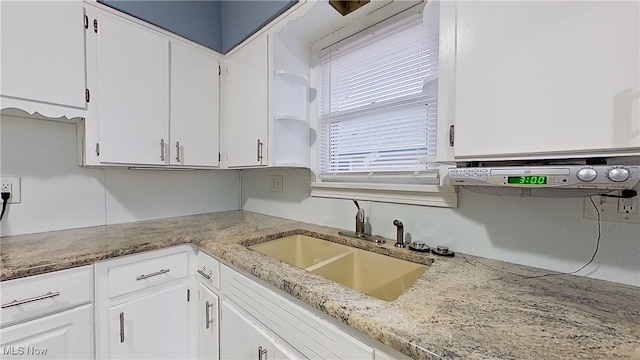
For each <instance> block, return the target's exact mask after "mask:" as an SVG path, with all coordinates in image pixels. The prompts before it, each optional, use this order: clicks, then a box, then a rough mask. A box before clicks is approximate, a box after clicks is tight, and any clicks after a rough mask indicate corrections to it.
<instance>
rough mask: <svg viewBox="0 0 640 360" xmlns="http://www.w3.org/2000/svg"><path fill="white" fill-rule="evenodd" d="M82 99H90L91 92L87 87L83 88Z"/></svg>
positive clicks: (87, 100)
mask: <svg viewBox="0 0 640 360" xmlns="http://www.w3.org/2000/svg"><path fill="white" fill-rule="evenodd" d="M84 99H85V101H86V102H89V101H91V93H90V92H89V89H84Z"/></svg>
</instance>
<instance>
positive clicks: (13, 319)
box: [0, 266, 93, 327]
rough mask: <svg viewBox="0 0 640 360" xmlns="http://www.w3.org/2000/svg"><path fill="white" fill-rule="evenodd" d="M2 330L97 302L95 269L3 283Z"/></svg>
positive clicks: (56, 273)
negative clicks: (94, 291) (95, 300)
mask: <svg viewBox="0 0 640 360" xmlns="http://www.w3.org/2000/svg"><path fill="white" fill-rule="evenodd" d="M0 290H2V291H1V293H2V294H1V298H2V312H1V316H2V327H5V326H8V325H11V324H15V323H18V322H21V321H24V320H28V319H32V318H35V317H38V316H42V315H46V314H48V313H52V312H56V311H60V310H64V309H67V308H71V307H74V306H77V305H80V304H86V303H91V302H93V267H92V266H83V267H79V268H74V269H68V270H61V271H56V272H52V273H48V274H42V275H36V276H30V277H26V278H22V279H16V280H10V281H4V282H2V283H0Z"/></svg>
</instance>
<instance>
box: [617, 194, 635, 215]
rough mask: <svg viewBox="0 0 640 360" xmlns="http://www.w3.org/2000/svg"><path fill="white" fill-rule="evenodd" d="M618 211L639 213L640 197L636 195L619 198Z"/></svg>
mask: <svg viewBox="0 0 640 360" xmlns="http://www.w3.org/2000/svg"><path fill="white" fill-rule="evenodd" d="M618 212H619V213H622V214H637V213H638V197H637V196H634V197H632V198H628V199H618Z"/></svg>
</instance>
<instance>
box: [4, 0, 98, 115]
mask: <svg viewBox="0 0 640 360" xmlns="http://www.w3.org/2000/svg"><path fill="white" fill-rule="evenodd" d="M0 13H1V14H2V15H1V16H2V21H1V22H0V23H1V24H2V25H1V28H2V29H1V31H0V33H1V34H2V35H1V37H2V40H1V42H2V55H1V56H2V60H1V62H0V63H1V64H2V65H1V66H2V70H1V72H2V87H1V91H0V93H1V94H2V96H8V97H14V98H20V99H24V100H28V101H37V102H43V103H49V104H56V105H63V106H71V107H76V108H85V107H86V102H85V88H86V79H85V52H84V38H85V29H84V25H83V22H84V9H83V6H82V2H79V1H37V2H36V1H2V2H1V3H0Z"/></svg>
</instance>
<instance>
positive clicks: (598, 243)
mask: <svg viewBox="0 0 640 360" xmlns="http://www.w3.org/2000/svg"><path fill="white" fill-rule="evenodd" d="M633 191H634V192H635V190H633ZM634 196H635V195H634ZM629 197H633V196H629ZM589 200H590V201H591V205H593V208H594V209H595V211H596V219H597V221H596V227H597V237H596V248H595V250H594V251H593V254H592V255H591V259H589V261H587V263H586V264H584V265H582V266H581V267H580V268H579V269H578V270H574V271H571V272H554V273H547V274H542V275H534V276H528V275H522V274H518V273H516V272H512V271H507V270H501V269H496V268H494V267H492V266H489V265H487V264H483V263H482V262H480V261H476V262H475V264H474V263H472V262H471V261H469V259H467V257H466V256H464V254H461V253H459V254H460V255H462V257H463V258H464V260H465V261H466V262H467V263H469V264H471V265H473V266H476V265H477V264H480V265H482V266H484V267H487V268H489V269H491V270H494V271H499V272H503V273H507V274H511V275H516V276H520V277H521V278H524V279H537V278H541V277H546V276H559V275H571V274H575V273H577V272H579V271H580V270H582V269H584V268H586V267H587V266H589V265H590V264H591V263H592V262H593V260H594V259H595V258H596V254H597V253H598V249H599V248H600V238H601V237H602V229H601V224H600V210H598V207H597V206H596V203H595V202H594V201H593V196H589Z"/></svg>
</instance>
